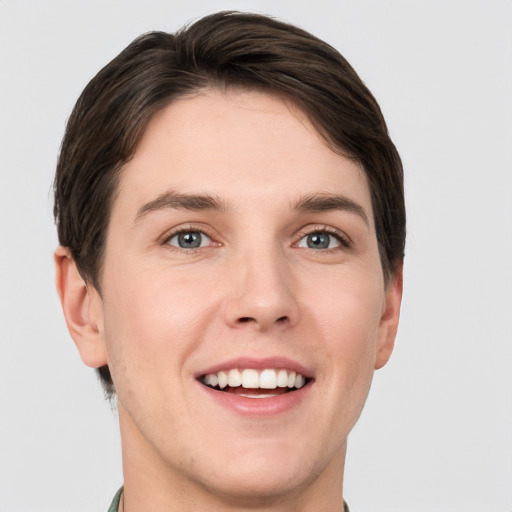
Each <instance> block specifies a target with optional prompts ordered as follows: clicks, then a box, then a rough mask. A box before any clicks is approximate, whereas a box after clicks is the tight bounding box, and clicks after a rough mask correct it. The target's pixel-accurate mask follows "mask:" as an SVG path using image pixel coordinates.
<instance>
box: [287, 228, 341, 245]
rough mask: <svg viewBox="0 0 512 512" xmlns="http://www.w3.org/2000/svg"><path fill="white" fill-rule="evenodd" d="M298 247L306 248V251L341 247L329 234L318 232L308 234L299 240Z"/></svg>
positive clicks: (337, 240) (335, 238)
mask: <svg viewBox="0 0 512 512" xmlns="http://www.w3.org/2000/svg"><path fill="white" fill-rule="evenodd" d="M297 245H298V247H307V248H308V249H333V248H334V247H339V246H340V245H341V242H340V240H339V239H338V238H337V237H336V236H334V235H331V234H330V233H326V232H325V231H319V232H316V233H309V234H308V235H306V236H305V237H303V238H301V239H300V241H299V243H298V244H297Z"/></svg>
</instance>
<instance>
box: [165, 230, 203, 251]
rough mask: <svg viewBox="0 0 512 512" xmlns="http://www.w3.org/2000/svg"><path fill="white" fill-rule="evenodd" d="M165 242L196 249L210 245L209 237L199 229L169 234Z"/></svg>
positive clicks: (181, 247) (183, 247)
mask: <svg viewBox="0 0 512 512" xmlns="http://www.w3.org/2000/svg"><path fill="white" fill-rule="evenodd" d="M166 243H167V244H169V245H174V246H175V247H179V248H180V249H198V248H199V247H206V246H208V245H210V243H211V239H210V237H208V236H207V235H205V234H204V233H203V232H201V231H180V232H179V233H176V234H175V235H173V236H171V237H170V238H169V239H168V240H167V242H166Z"/></svg>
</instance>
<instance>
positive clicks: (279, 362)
mask: <svg viewBox="0 0 512 512" xmlns="http://www.w3.org/2000/svg"><path fill="white" fill-rule="evenodd" d="M233 368H237V369H239V370H244V369H246V368H251V369H254V370H264V369H265V368H275V369H284V370H290V371H294V372H295V373H300V374H301V375H304V377H306V378H312V377H313V372H312V371H311V370H310V369H308V368H306V367H305V366H304V365H302V364H300V363H298V362H297V361H294V360H293V359H290V358H288V357H282V356H275V357H265V358H254V357H237V358H235V359H230V360H227V361H223V362H221V363H217V364H214V365H212V366H209V367H208V368H205V369H204V370H200V371H199V372H197V373H196V375H195V376H196V378H200V377H203V376H204V375H208V374H211V373H218V372H222V371H227V370H231V369H233Z"/></svg>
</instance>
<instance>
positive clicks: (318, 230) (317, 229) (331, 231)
mask: <svg viewBox="0 0 512 512" xmlns="http://www.w3.org/2000/svg"><path fill="white" fill-rule="evenodd" d="M324 233H326V234H328V235H330V236H332V237H333V238H335V239H336V240H337V241H338V242H339V244H340V245H339V246H337V247H331V248H328V249H322V250H319V249H313V248H309V250H311V251H315V252H323V253H330V252H335V251H337V250H340V249H350V248H351V247H352V240H350V238H349V237H348V236H347V235H346V234H345V233H343V232H342V231H339V230H337V229H335V228H333V227H331V226H325V225H324V226H314V227H309V228H307V229H305V230H303V231H301V232H300V233H299V241H298V242H296V243H295V244H294V245H295V246H297V244H298V243H299V242H300V241H301V240H303V239H304V238H305V237H307V236H310V235H315V234H324Z"/></svg>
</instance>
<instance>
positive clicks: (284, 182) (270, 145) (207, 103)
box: [116, 91, 373, 224]
mask: <svg viewBox="0 0 512 512" xmlns="http://www.w3.org/2000/svg"><path fill="white" fill-rule="evenodd" d="M166 190H173V191H179V192H180V193H186V194H204V193H208V194H213V195H215V196H218V197H221V198H222V200H223V201H225V202H226V203H230V204H232V205H233V206H234V207H242V206H243V205H247V204H249V203H250V202H251V201H258V202H259V203H260V204H261V205H262V207H263V204H272V205H274V206H281V207H283V208H284V207H286V205H289V204H291V203H293V202H294V201H296V200H297V198H300V197H302V196H304V195H308V194H322V193H323V194H345V195H349V196H350V198H351V199H352V200H354V201H357V202H358V203H360V204H362V205H363V206H364V207H365V209H367V212H368V217H369V218H371V201H370V194H369V188H368V183H367V180H366V175H365V172H364V171H363V170H362V169H361V167H360V166H359V165H358V164H357V163H355V162H354V161H353V160H350V159H348V158H346V157H343V156H341V155H339V154H337V153H335V152H334V151H332V150H331V149H330V148H329V147H328V146H327V144H326V142H325V140H324V139H323V138H322V137H321V136H320V135H319V134H318V132H317V131H316V130H315V128H314V127H313V125H312V124H311V122H310V121H309V119H308V117H307V115H306V114H305V113H304V112H302V111H301V110H300V109H299V108H297V107H296V106H295V105H294V104H293V103H291V102H288V101H286V100H283V99H282V98H279V97H276V96H273V95H270V94H267V93H262V92H255V91H228V92H219V91H206V92H203V93H199V94H197V95H194V96H190V97H186V98H182V99H180V100H177V101H175V102H173V103H171V104H170V105H167V106H166V107H165V108H163V109H162V110H160V111H159V112H157V113H156V114H155V115H154V117H153V118H152V120H151V121H150V123H149V124H148V126H147V128H146V130H145V133H144V135H143V137H142V139H141V142H140V144H139V146H138V148H137V151H136V152H135V155H134V157H133V158H132V159H131V160H130V161H129V162H128V163H127V164H126V165H125V167H124V169H123V172H122V175H121V180H120V186H119V195H118V200H121V202H122V203H124V204H123V206H127V205H128V204H129V205H130V206H131V208H132V209H133V208H138V207H140V205H142V204H144V203H145V202H147V201H150V200H152V199H154V197H155V195H157V194H161V193H162V192H165V191H166ZM118 200H116V202H118ZM372 224H373V222H372Z"/></svg>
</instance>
